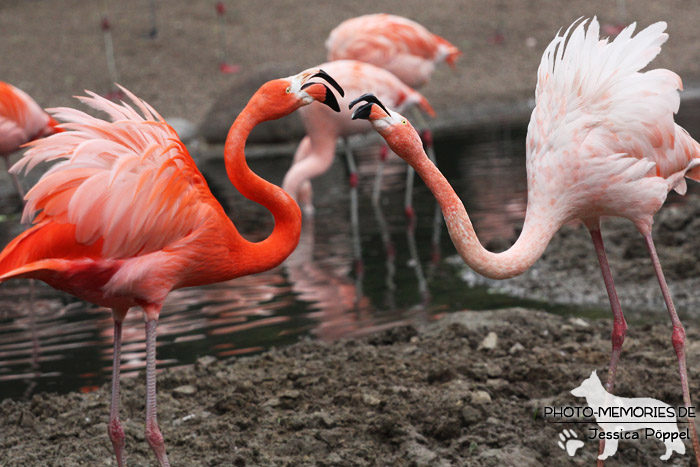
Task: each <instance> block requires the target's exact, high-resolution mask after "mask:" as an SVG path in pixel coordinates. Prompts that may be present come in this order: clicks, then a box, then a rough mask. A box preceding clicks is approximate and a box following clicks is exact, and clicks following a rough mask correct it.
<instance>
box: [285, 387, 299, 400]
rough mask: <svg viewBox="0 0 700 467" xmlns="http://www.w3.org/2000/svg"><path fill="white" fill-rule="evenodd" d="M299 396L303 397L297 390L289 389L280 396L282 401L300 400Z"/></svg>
mask: <svg viewBox="0 0 700 467" xmlns="http://www.w3.org/2000/svg"><path fill="white" fill-rule="evenodd" d="M299 396H301V393H300V392H299V391H297V390H296V389H289V390H287V391H284V392H283V393H282V394H280V398H281V399H299Z"/></svg>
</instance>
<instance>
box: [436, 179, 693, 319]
mask: <svg viewBox="0 0 700 467" xmlns="http://www.w3.org/2000/svg"><path fill="white" fill-rule="evenodd" d="M690 183H693V182H690ZM681 199H682V200H683V201H685V202H683V203H678V201H679V200H681ZM601 232H602V233H603V241H604V242H605V248H606V251H607V256H608V261H609V263H610V269H611V270H612V273H613V278H614V279H615V286H616V288H617V291H618V295H619V298H620V302H621V303H622V305H623V306H626V307H630V308H633V309H635V310H637V311H639V310H646V311H652V310H654V311H659V310H661V313H665V305H664V302H663V297H662V296H661V291H660V289H659V285H658V282H657V280H656V275H655V274H654V269H653V268H652V265H651V260H650V259H649V254H648V253H647V249H646V245H645V243H644V240H643V237H642V236H641V235H640V234H639V232H638V231H637V230H636V228H635V227H634V225H633V224H632V223H631V222H629V221H628V220H625V219H608V220H605V221H604V222H603V224H602V227H601ZM698 232H700V197H698V196H693V195H690V196H688V197H686V198H680V197H679V196H678V195H675V194H671V195H669V200H667V203H666V205H665V206H664V207H663V208H662V209H661V210H660V211H659V212H658V213H657V214H656V216H655V222H654V231H653V236H654V239H655V244H656V248H657V251H658V254H659V259H660V261H661V266H662V267H663V269H664V274H665V276H666V280H667V282H668V284H669V289H670V290H671V294H672V297H673V300H674V303H675V305H676V306H677V307H678V309H679V311H680V312H681V313H682V314H683V315H685V316H688V317H689V318H691V319H693V318H694V319H697V316H698V305H699V304H700V295H698V293H697V291H698V290H699V289H700V236H698ZM515 238H516V237H515V236H514V237H513V238H512V239H509V240H499V241H494V242H492V243H491V244H490V245H489V247H490V248H491V249H493V250H494V251H497V250H503V249H506V248H508V247H509V246H510V244H511V243H512V242H513V241H514V240H515ZM450 260H451V261H452V262H453V263H454V264H455V265H456V267H457V269H458V270H459V271H460V273H461V275H462V277H463V279H464V280H465V281H466V282H467V283H469V284H487V285H488V286H489V287H490V288H491V289H492V290H494V291H498V292H503V293H507V294H510V295H516V296H520V297H527V298H532V299H537V300H542V301H545V302H557V303H575V304H580V305H594V306H602V307H608V306H609V305H608V297H607V294H606V291H605V286H604V285H603V279H602V276H601V272H600V266H599V264H598V260H597V258H596V255H595V250H594V249H593V242H592V241H591V237H590V234H589V233H588V230H587V229H586V228H585V227H584V226H583V225H572V226H566V227H564V228H563V229H562V230H561V231H559V232H558V233H557V234H556V235H555V236H554V238H553V239H552V242H551V243H550V244H549V246H548V247H547V250H546V251H545V253H544V255H543V256H542V258H540V260H539V261H537V262H536V263H535V265H534V266H533V267H532V268H531V269H530V270H529V271H527V272H525V273H524V274H522V275H521V276H518V277H516V278H513V279H508V280H506V281H494V280H489V279H486V278H483V277H481V276H478V275H477V274H475V273H474V272H473V271H471V270H470V269H468V268H467V267H466V266H464V265H463V262H462V260H461V258H459V257H455V258H451V259H450Z"/></svg>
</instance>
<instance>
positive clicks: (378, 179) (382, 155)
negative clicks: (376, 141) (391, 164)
mask: <svg viewBox="0 0 700 467" xmlns="http://www.w3.org/2000/svg"><path fill="white" fill-rule="evenodd" d="M388 154H389V148H388V147H387V146H386V145H384V146H382V149H381V151H380V152H379V167H378V168H377V174H376V175H375V176H374V185H373V186H372V205H373V206H379V198H380V197H381V195H382V180H383V177H384V167H385V166H386V158H387V156H388Z"/></svg>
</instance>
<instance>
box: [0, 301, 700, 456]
mask: <svg viewBox="0 0 700 467" xmlns="http://www.w3.org/2000/svg"><path fill="white" fill-rule="evenodd" d="M609 328H610V326H609V323H608V322H604V321H586V320H582V319H580V318H574V319H569V320H566V319H564V318H560V317H556V316H552V315H550V314H545V313H543V312H538V311H534V310H524V309H509V310H499V311H495V312H489V313H483V312H459V313H455V314H451V315H447V316H446V317H445V318H443V319H441V320H439V321H437V322H434V323H430V324H428V325H425V326H421V327H418V328H416V327H401V328H397V329H393V330H390V331H386V332H384V333H381V334H377V335H373V336H370V337H366V338H362V339H359V340H355V341H340V342H336V343H332V344H325V343H321V342H311V341H305V342H301V343H299V344H295V345H292V346H290V347H285V348H282V349H278V350H273V351H270V352H267V353H265V354H262V355H259V356H254V357H247V358H239V359H237V360H233V361H229V362H216V361H214V360H213V359H211V360H210V359H208V358H204V359H202V360H200V362H199V363H198V364H197V365H196V367H194V368H190V369H186V370H175V371H170V370H166V371H164V372H163V373H161V374H159V376H158V388H159V392H158V395H159V398H158V404H159V414H158V419H159V422H160V425H161V428H162V430H163V433H164V436H165V439H166V443H167V446H168V454H169V456H170V460H171V462H172V464H173V465H181V466H184V465H192V466H199V465H209V466H214V465H234V466H268V465H269V466H301V465H305V466H306V465H309V466H471V465H474V466H503V465H518V466H521V467H524V466H540V465H592V464H593V463H594V460H593V459H594V456H595V454H596V449H597V442H595V441H593V440H588V439H585V437H586V436H588V435H587V433H588V428H589V427H590V426H593V425H592V424H577V425H573V424H556V423H551V422H553V421H556V420H557V419H555V418H550V417H547V418H543V412H544V407H545V406H566V405H576V404H580V405H583V401H582V400H579V399H577V398H575V397H573V396H572V395H570V394H569V391H570V390H571V389H573V388H574V387H576V386H578V385H579V384H580V383H581V382H582V381H583V380H584V379H585V378H587V377H588V376H589V375H590V373H591V371H592V370H598V373H600V374H602V375H605V369H606V363H607V359H608V349H609V345H610V344H609V341H608V336H609V331H610V329H609ZM490 333H494V334H495V336H496V337H497V339H496V341H495V343H494V342H491V344H493V345H489V339H487V336H488V335H489V334H490ZM688 338H689V341H690V345H689V347H688V362H689V366H690V367H691V368H698V365H697V362H699V361H700V335H698V332H697V328H691V329H690V330H689V333H688ZM491 339H493V336H492V337H491ZM141 376H142V375H141ZM690 382H691V392H694V393H695V394H696V395H697V394H699V392H698V390H699V389H700V384H699V383H700V375H699V374H698V371H697V370H692V371H691V372H690ZM108 391H109V388H108V387H106V386H105V387H102V388H101V389H99V390H98V391H96V392H93V393H89V394H77V393H74V394H69V395H65V396H56V395H46V394H41V395H36V396H34V398H33V399H32V400H31V401H30V402H14V401H10V400H5V401H3V402H2V403H0V433H2V436H0V451H1V452H2V459H0V465H6V466H10V465H11V466H39V465H42V466H74V465H75V466H78V465H86V466H88V465H89V466H98V465H116V463H115V462H114V461H113V460H112V457H111V452H110V449H111V444H110V442H109V439H108V437H107V424H106V422H107V419H108V412H109V409H108V400H109V392H108ZM617 391H618V393H619V394H620V395H623V396H640V395H644V396H649V397H654V398H657V399H660V400H663V401H665V402H667V403H669V404H671V405H674V406H675V405H678V404H679V403H680V401H681V396H680V389H679V384H678V375H677V372H676V365H675V356H674V353H673V351H672V349H671V347H670V331H669V327H668V326H667V325H666V323H663V324H658V325H654V326H642V327H637V328H633V329H630V332H629V334H628V339H627V342H625V348H624V353H623V358H622V363H621V369H620V371H619V374H618V386H617ZM144 399H145V392H144V381H143V378H142V377H137V378H128V379H125V380H124V382H123V409H122V418H123V420H124V426H125V431H126V438H127V441H126V451H127V453H128V459H129V465H133V466H137V465H138V466H145V465H154V458H153V456H152V455H151V453H150V451H149V449H148V445H147V443H146V441H145V440H144V436H143V420H144ZM558 420H559V421H561V419H558ZM683 426H684V424H681V427H683ZM564 428H573V429H574V430H575V431H576V432H577V433H578V436H579V437H580V438H581V439H584V441H585V444H584V446H583V448H582V449H580V450H579V451H578V452H577V454H576V456H575V457H568V455H567V454H566V453H565V452H564V451H563V450H562V449H561V448H560V447H559V446H558V445H557V441H558V434H559V433H560V432H561V431H562V429H564ZM687 447H688V452H690V449H691V448H690V445H689V444H688V445H687ZM663 451H664V449H663V445H662V443H661V442H660V441H656V440H642V441H622V442H621V443H620V446H619V449H618V453H617V454H616V455H615V456H614V457H613V458H612V460H611V461H609V462H608V464H607V465H609V466H611V467H612V466H618V465H637V466H643V465H659V462H660V461H659V459H658V457H659V456H660V455H661V454H663ZM689 461H690V456H689V455H688V454H686V455H685V456H678V455H676V454H674V456H673V457H672V458H671V461H669V462H667V463H665V465H688V463H689Z"/></svg>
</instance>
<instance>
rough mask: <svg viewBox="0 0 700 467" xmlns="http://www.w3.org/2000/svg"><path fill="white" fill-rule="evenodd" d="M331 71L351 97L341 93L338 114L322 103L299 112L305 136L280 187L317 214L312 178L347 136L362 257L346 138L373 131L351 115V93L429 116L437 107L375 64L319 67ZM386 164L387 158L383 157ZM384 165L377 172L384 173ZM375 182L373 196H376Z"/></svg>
mask: <svg viewBox="0 0 700 467" xmlns="http://www.w3.org/2000/svg"><path fill="white" fill-rule="evenodd" d="M320 67H321V68H323V69H324V70H327V71H328V73H330V74H331V75H332V76H333V77H334V78H335V79H337V80H338V83H340V85H341V86H342V87H343V88H344V89H345V91H346V93H347V94H346V96H347V97H341V99H340V100H339V103H340V108H341V110H340V113H335V112H331V111H326V109H325V108H324V107H322V106H311V107H305V108H304V109H301V111H300V114H301V118H302V121H303V123H304V128H305V129H306V136H305V137H304V138H303V139H302V140H301V143H299V146H298V147H297V150H296V153H295V154H294V162H293V163H292V166H291V167H290V168H289V170H288V171H287V174H286V175H285V176H284V181H283V183H282V188H283V189H284V190H285V191H286V192H287V193H289V194H290V195H291V196H292V198H294V199H296V200H297V201H298V202H299V203H300V204H301V206H302V209H303V210H304V211H305V212H307V213H311V212H313V204H312V201H311V197H312V196H311V184H310V183H309V181H310V180H311V179H312V178H315V177H318V176H319V175H321V174H323V173H325V172H326V171H327V170H328V169H329V168H330V166H331V164H332V163H333V159H334V158H335V146H336V141H337V139H338V138H339V137H341V138H343V139H344V142H345V144H344V146H345V156H346V159H347V163H348V168H349V171H350V196H351V221H352V229H353V243H354V245H355V248H354V255H355V259H356V260H357V261H359V260H360V257H361V255H360V251H359V220H358V214H357V209H358V208H357V168H356V165H355V161H354V158H353V156H352V152H351V150H350V146H349V144H348V141H347V138H348V137H349V136H351V135H355V134H360V133H367V132H369V131H371V129H372V127H371V125H368V124H367V123H366V122H357V121H352V120H351V119H350V111H349V109H348V107H347V104H348V103H349V102H350V99H351V98H352V97H357V96H359V95H360V94H362V93H364V92H366V91H368V90H371V91H372V92H375V93H377V95H381V96H382V98H383V99H386V100H387V102H391V103H392V105H394V106H396V107H399V108H402V109H403V108H407V107H410V106H419V107H420V108H421V109H423V110H424V111H425V112H426V113H428V114H429V115H434V113H435V112H434V111H433V109H432V107H431V106H430V104H429V103H428V101H427V99H425V97H423V96H422V95H421V94H420V93H419V92H417V91H415V90H413V89H412V88H411V87H409V86H407V85H406V84H404V83H402V82H401V81H400V80H399V79H398V78H397V77H396V76H394V75H393V74H391V73H390V72H388V71H386V70H384V69H381V68H377V67H376V66H374V65H371V64H369V63H363V62H358V61H355V60H337V61H333V62H328V63H324V64H322V65H320ZM381 160H382V163H383V161H384V157H382V158H381ZM381 174H382V169H381V167H380V169H379V172H378V173H377V176H378V177H381ZM378 186H379V182H377V183H375V194H374V195H373V198H374V199H376V196H378V192H377V188H376V187H378Z"/></svg>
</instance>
